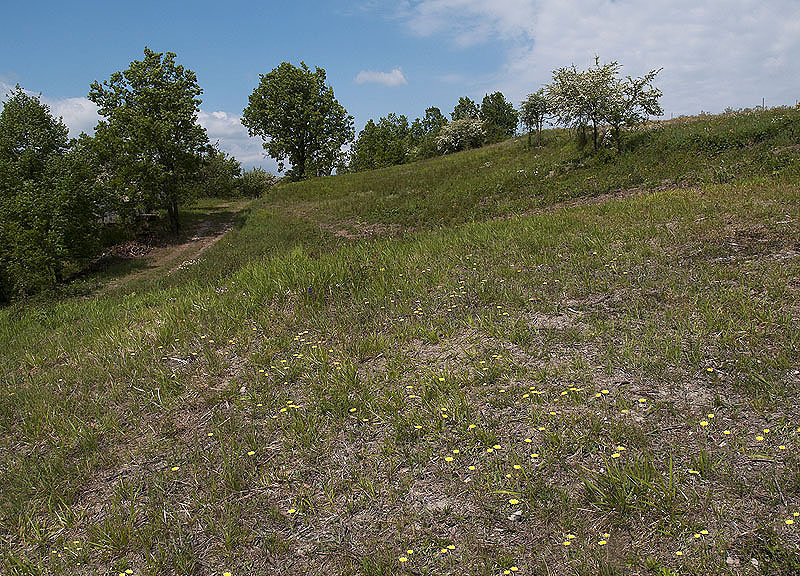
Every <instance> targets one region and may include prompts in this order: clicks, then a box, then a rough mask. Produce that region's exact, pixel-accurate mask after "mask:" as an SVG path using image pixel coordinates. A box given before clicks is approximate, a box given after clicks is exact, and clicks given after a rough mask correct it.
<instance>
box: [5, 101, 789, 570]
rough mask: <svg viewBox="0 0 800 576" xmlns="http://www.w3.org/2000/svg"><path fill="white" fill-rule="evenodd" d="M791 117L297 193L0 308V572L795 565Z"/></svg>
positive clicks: (436, 166) (464, 160)
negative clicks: (605, 157) (140, 267)
mask: <svg viewBox="0 0 800 576" xmlns="http://www.w3.org/2000/svg"><path fill="white" fill-rule="evenodd" d="M787 113H788V112H786V111H774V112H771V113H770V114H763V115H755V116H752V117H751V116H746V117H744V118H739V119H730V118H728V119H724V118H723V119H720V118H711V119H705V120H702V121H701V122H700V123H692V124H687V125H685V126H681V125H677V126H671V127H668V128H665V129H664V131H665V133H664V134H661V135H659V136H658V138H656V137H655V136H652V135H647V136H646V137H647V138H653V140H651V141H650V142H649V143H648V144H645V143H641V144H640V148H637V152H636V153H631V154H630V155H628V156H623V157H621V158H620V159H618V160H616V161H613V162H612V161H610V160H609V162H610V163H609V164H603V163H601V162H600V161H599V160H598V159H595V158H591V159H585V158H584V159H581V158H580V156H579V155H578V154H577V153H576V152H575V151H574V149H571V148H570V147H569V146H568V145H567V144H564V143H563V142H561V141H558V140H556V141H555V142H553V141H551V144H550V146H548V147H547V148H545V149H543V150H541V151H534V152H530V151H527V150H525V149H524V148H522V147H521V146H518V145H515V144H506V145H504V146H498V147H494V148H489V149H483V150H479V151H473V152H470V153H466V154H461V155H456V156H453V157H448V158H444V159H440V160H439V161H438V163H437V162H428V163H422V164H419V165H413V166H401V167H397V168H394V169H390V170H385V171H378V172H373V173H366V174H360V175H349V176H346V177H344V178H331V179H322V180H318V181H315V182H310V183H303V184H298V185H292V186H288V187H286V188H283V189H282V191H281V192H280V193H279V194H278V195H276V197H273V198H269V199H265V200H263V201H260V202H259V203H256V204H253V205H252V206H251V208H250V210H251V212H250V214H249V216H248V219H247V222H246V223H245V224H244V225H243V226H242V227H241V228H240V229H238V230H236V231H234V232H232V233H231V234H230V235H229V236H227V237H226V239H225V240H223V241H221V242H220V243H218V245H216V246H214V247H213V248H212V249H211V250H209V252H207V253H206V255H205V256H204V261H203V262H201V263H199V264H197V265H195V266H193V267H189V268H187V269H186V270H184V271H181V273H182V276H181V277H180V278H179V279H177V280H169V281H166V282H162V281H157V282H155V283H151V284H142V285H141V286H139V287H137V290H136V293H130V294H114V293H112V294H109V295H107V296H105V297H102V298H96V299H91V300H79V299H75V300H71V301H67V302H60V303H52V304H41V305H36V306H31V307H28V308H26V309H6V310H4V311H2V313H1V314H2V316H0V330H1V331H0V357H2V360H1V361H2V372H3V374H4V378H3V381H2V384H0V395H2V398H3V402H2V404H1V405H0V427H2V430H3V432H4V433H3V434H2V436H1V437H0V458H2V460H1V461H0V466H2V470H3V474H2V475H1V476H0V493H2V498H0V526H1V527H2V532H1V533H0V536H1V537H2V546H3V549H4V550H3V551H4V554H3V560H2V562H3V563H4V564H2V572H3V573H10V574H48V573H56V574H62V573H63V574H67V573H69V574H84V573H85V574H95V573H98V572H100V573H110V574H117V573H118V572H119V571H124V570H125V569H126V568H130V569H131V570H133V571H134V572H135V573H137V574H140V573H141V574H162V573H169V572H173V571H174V572H175V573H199V574H221V573H222V572H224V571H231V572H232V573H233V574H248V573H266V572H274V573H296V572H298V571H300V572H303V571H311V572H315V573H331V574H340V573H342V574H389V573H411V574H413V573H454V574H455V573H457V574H465V573H466V574H502V573H503V571H504V570H509V571H510V570H511V567H512V566H515V567H518V568H519V569H520V570H519V572H520V573H525V574H535V573H540V572H541V573H546V571H547V570H548V569H549V570H551V571H555V572H557V573H576V574H595V573H604V574H617V573H619V574H627V573H644V574H647V573H652V574H684V573H685V574H694V573H696V574H727V573H747V572H748V571H749V572H750V573H754V574H758V573H766V574H791V573H794V572H796V571H797V570H798V563H797V560H796V559H797V557H798V550H799V548H798V546H800V537H799V536H798V534H799V533H798V531H797V525H800V520H797V522H796V523H787V522H786V521H787V520H792V519H794V518H795V517H794V516H793V514H794V513H795V512H798V511H800V472H798V471H800V461H798V457H797V451H798V449H800V419H799V418H798V413H797V410H796V407H794V399H795V398H796V397H797V393H798V391H800V390H798V388H800V374H798V372H797V366H798V364H799V363H800V310H798V308H797V302H798V290H800V283H799V282H800V280H799V279H800V256H799V255H798V253H799V252H800V246H798V244H797V238H798V237H800V186H798V184H797V182H798V179H797V178H798V175H800V164H798V161H797V155H796V153H793V152H792V150H783V149H784V148H787V147H788V146H791V145H792V143H791V142H792V140H791V139H792V138H793V137H794V138H795V140H794V142H796V141H797V138H796V136H792V135H793V134H794V130H796V120H795V124H788V125H785V124H780V123H781V122H783V120H779V121H777V122H773V118H778V117H781V116H784V115H785V114H787ZM792 113H793V112H792ZM789 114H791V113H789ZM776 124H779V125H780V126H781V127H780V128H779V129H776V130H775V131H774V132H770V133H769V134H768V135H767V136H764V137H763V139H761V140H759V137H758V136H757V135H758V134H764V131H763V130H766V128H764V127H770V126H773V125H776ZM706 127H707V128H708V130H706ZM731 129H734V132H730V131H729V130H731ZM762 129H763V130H762ZM673 130H674V131H675V132H670V131H673ZM681 130H684V131H685V132H681ZM739 130H741V134H740V133H739V132H738V131H739ZM759 130H762V131H761V132H759ZM669 134H672V136H669ZM696 134H705V135H706V136H705V139H704V140H703V141H702V142H699V141H698V142H695V139H696V136H695V135H696ZM730 134H732V135H733V136H728V135H730ZM754 134H755V136H754ZM668 136H669V137H668ZM642 137H643V138H644V137H645V136H642ZM718 139H722V140H723V143H722V144H718V143H717V140H718ZM692 142H695V143H694V144H692ZM709 142H712V143H715V144H714V146H715V147H716V148H714V149H713V150H711V149H710V148H708V150H709V151H708V154H709V156H708V157H707V158H705V159H704V160H703V159H702V158H701V159H700V160H697V159H696V158H698V157H700V156H701V154H700V152H698V151H699V150H706V149H707V147H709V146H710V145H709V144H708V143H709ZM692 145H694V146H695V147H696V148H695V152H694V155H692V154H690V153H688V152H685V150H686V148H687V147H690V146H692ZM719 146H722V150H721V151H720V150H719ZM651 149H652V150H659V152H652V154H654V155H655V154H660V155H663V157H664V158H667V159H668V160H667V161H668V163H669V167H668V168H663V169H662V172H660V173H658V172H657V170H658V168H656V167H652V166H651V167H649V168H647V170H650V172H646V174H644V175H643V174H641V173H640V172H636V174H637V175H636V177H635V178H634V176H630V178H632V180H630V181H629V180H625V178H627V177H628V176H627V174H628V173H629V172H630V173H631V174H633V172H632V171H631V168H630V167H627V168H626V167H624V164H625V163H630V164H631V166H632V165H633V164H637V163H638V162H639V161H638V160H635V159H634V158H633V157H634V156H637V155H638V154H640V153H641V154H645V155H646V154H650V153H651V152H646V150H651ZM640 150H645V151H643V152H640ZM670 150H673V151H674V154H678V155H683V154H684V153H686V156H685V162H683V163H682V164H681V165H679V166H673V165H672V164H673V163H674V162H676V158H677V157H678V156H674V155H673V156H670V154H673V152H670ZM776 150H777V152H776ZM532 154H533V156H534V157H533V158H532V157H531V155H532ZM537 154H538V156H539V159H536V155H537ZM570 155H572V156H571V157H572V159H571V160H569V161H567V158H568V157H570ZM562 156H563V159H562V160H561V161H560V162H561V164H560V165H561V166H567V165H573V164H574V165H575V167H574V168H572V169H570V170H562V172H558V174H560V175H559V176H558V177H556V176H551V177H550V178H547V174H549V173H550V171H552V170H554V168H550V169H549V170H548V172H547V174H545V175H544V177H542V176H541V173H540V175H539V176H540V177H539V179H538V180H534V179H530V180H529V181H528V182H529V184H528V187H527V188H526V185H525V184H524V183H521V182H518V181H517V180H516V178H522V177H523V175H522V174H519V173H518V170H520V169H522V170H526V171H528V172H529V173H530V171H535V170H539V168H540V167H541V170H544V169H545V168H546V167H547V166H549V164H547V163H546V162H551V161H552V162H554V163H555V164H553V166H555V165H556V164H557V162H556V160H554V159H556V158H559V157H562ZM681 157H683V156H681ZM737 158H738V160H735V161H734V159H737ZM525 159H527V161H528V164H523V162H524V160H525ZM543 159H547V160H546V162H545V160H543ZM540 160H541V162H542V163H541V164H539V163H538V162H539V161H540ZM712 160H713V161H716V162H720V163H721V162H722V161H723V160H724V162H725V165H726V166H728V165H732V166H735V168H733V169H732V170H734V172H733V174H732V175H730V174H729V177H726V178H723V180H730V182H723V183H717V184H714V183H713V182H709V183H703V180H704V179H706V176H705V175H708V178H710V179H711V180H712V181H713V180H714V179H719V178H718V177H717V176H714V174H715V173H716V172H718V170H716V169H712V168H713V166H712V167H711V168H710V167H709V165H708V163H709V162H712ZM487 162H488V163H489V164H490V165H489V166H485V165H486V163H487ZM692 162H694V164H692ZM582 163H583V164H584V165H583V166H581V164H582ZM719 165H720V164H716V165H714V166H719ZM484 166H485V168H484ZM519 166H521V167H519ZM643 169H644V167H643ZM448 174H449V176H448ZM675 174H683V176H675ZM686 174H691V175H692V176H691V177H689V176H686ZM623 175H625V176H623ZM587 176H591V178H590V180H588V182H591V181H595V182H601V183H602V184H601V185H597V186H595V185H594V184H586V182H587ZM526 178H527V176H526ZM668 178H671V179H672V181H673V183H674V181H675V180H676V179H677V180H678V181H680V182H684V183H685V184H686V185H688V184H690V183H691V184H695V185H694V186H693V187H687V186H682V187H678V188H667V187H666V186H665V185H663V186H664V189H662V190H659V191H656V192H652V193H650V194H642V195H634V196H631V197H627V198H623V199H619V200H608V201H606V202H603V203H601V204H586V205H572V206H562V207H558V206H552V203H553V202H555V201H559V200H562V199H563V198H564V197H567V196H568V197H570V198H572V197H578V196H580V195H581V194H584V195H589V196H591V195H594V194H598V193H603V192H607V191H609V190H617V189H621V188H626V187H650V186H654V185H656V186H658V187H661V186H662V182H663V181H664V180H666V179H668ZM573 179H574V180H573ZM392 180H394V184H392ZM451 181H454V182H451ZM623 181H624V182H626V183H627V184H626V185H625V186H623V185H620V183H621V182H623ZM579 182H584V185H583V187H582V188H581V187H578V183H579ZM423 185H424V188H425V190H426V191H427V192H426V194H425V195H422V194H417V193H415V192H414V191H415V190H419V189H422V188H423ZM573 186H574V187H573ZM473 188H478V191H477V192H472V191H471V190H472V189H473ZM346 189H349V190H351V192H352V197H351V196H349V195H346V194H345V193H344V190H346ZM493 189H496V193H495V194H490V192H491V191H492V190H493ZM369 190H376V191H379V192H380V194H378V193H375V194H367V193H365V191H369ZM459 190H460V191H461V193H460V195H459V192H458V191H459ZM533 190H535V195H534V196H531V194H532V193H533V192H532V191H533ZM487 195H488V196H489V197H490V198H491V201H488V202H484V203H483V204H480V202H481V199H483V198H486V197H487ZM353 197H355V198H357V200H353ZM453 204H455V206H453ZM548 204H549V205H550V206H551V208H550V209H548V210H547V211H545V212H542V213H532V214H528V215H526V216H518V217H511V218H504V219H502V220H497V219H493V218H494V217H495V216H500V215H505V214H507V213H514V212H529V211H530V210H531V209H536V208H537V207H542V206H546V205H548ZM477 205H481V206H484V207H486V206H488V207H489V208H486V210H485V211H481V212H478V211H476V208H475V207H476V206H477ZM503 210H507V212H503ZM473 214H474V215H475V217H474V219H477V220H485V221H483V222H472V223H467V224H460V225H453V224H454V223H459V222H466V221H468V220H470V219H472V215H473ZM445 222H446V223H449V224H450V225H449V226H444V225H443V224H444V223H445ZM376 223H379V224H383V225H384V226H385V227H382V228H381V227H378V228H374V227H373V228H366V227H365V226H366V225H372V226H374V225H375V224H376ZM390 224H395V225H397V226H399V227H400V228H399V229H396V230H393V229H391V228H389V227H388V225H390ZM437 224H439V226H437ZM411 228H415V229H417V231H415V232H412V231H411ZM423 228H434V229H430V230H423ZM397 230H399V231H401V232H402V231H404V232H405V233H403V234H400V236H399V237H396V238H395V237H390V238H376V236H380V235H381V234H385V233H387V232H392V231H397ZM340 231H341V232H342V233H341V234H340ZM345 232H346V233H347V234H344V233H345ZM337 234H338V235H337ZM767 430H768V431H767ZM726 431H727V432H728V433H726ZM781 447H783V448H781ZM605 534H608V535H609V536H605ZM567 542H568V543H569V544H565V543H567ZM600 542H604V544H600ZM449 546H452V547H453V548H452V549H451V548H449ZM408 550H413V553H409V552H408ZM678 552H680V555H679V554H678ZM402 558H405V560H402V561H401V559H402ZM751 558H756V559H757V560H758V562H759V567H757V568H756V567H755V566H754V565H753V564H752V563H750V560H751ZM737 563H738V566H737V565H736V564H737ZM737 571H739V572H737Z"/></svg>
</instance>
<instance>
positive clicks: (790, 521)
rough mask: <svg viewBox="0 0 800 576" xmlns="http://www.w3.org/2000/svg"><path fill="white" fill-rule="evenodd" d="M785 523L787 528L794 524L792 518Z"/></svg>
mask: <svg viewBox="0 0 800 576" xmlns="http://www.w3.org/2000/svg"><path fill="white" fill-rule="evenodd" d="M785 522H786V525H787V526H791V525H792V524H794V520H792V519H791V518H789V519H787V520H785Z"/></svg>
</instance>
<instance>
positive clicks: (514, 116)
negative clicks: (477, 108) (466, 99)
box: [480, 92, 519, 142]
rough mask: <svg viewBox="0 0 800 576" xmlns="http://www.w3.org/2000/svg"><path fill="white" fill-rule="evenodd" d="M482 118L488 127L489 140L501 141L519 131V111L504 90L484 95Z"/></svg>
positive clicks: (485, 126)
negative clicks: (507, 97)
mask: <svg viewBox="0 0 800 576" xmlns="http://www.w3.org/2000/svg"><path fill="white" fill-rule="evenodd" d="M480 118H481V120H483V124H484V128H485V129H486V136H487V140H489V141H490V142H500V141H501V140H505V139H507V138H510V137H512V136H514V134H516V133H517V124H518V123H519V113H518V112H517V111H516V110H514V106H513V105H512V104H511V102H509V101H508V100H506V97H505V96H504V95H503V93H502V92H494V93H492V94H487V95H486V96H484V97H483V102H481V113H480Z"/></svg>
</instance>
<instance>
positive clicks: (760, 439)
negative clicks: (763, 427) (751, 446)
mask: <svg viewBox="0 0 800 576" xmlns="http://www.w3.org/2000/svg"><path fill="white" fill-rule="evenodd" d="M762 440H764V437H763V436H756V441H758V442H761V441H762Z"/></svg>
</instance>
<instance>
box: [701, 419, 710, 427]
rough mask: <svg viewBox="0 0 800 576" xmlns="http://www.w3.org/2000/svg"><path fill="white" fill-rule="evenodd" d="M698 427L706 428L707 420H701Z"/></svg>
mask: <svg viewBox="0 0 800 576" xmlns="http://www.w3.org/2000/svg"><path fill="white" fill-rule="evenodd" d="M700 426H708V420H703V421H702V422H700Z"/></svg>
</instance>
